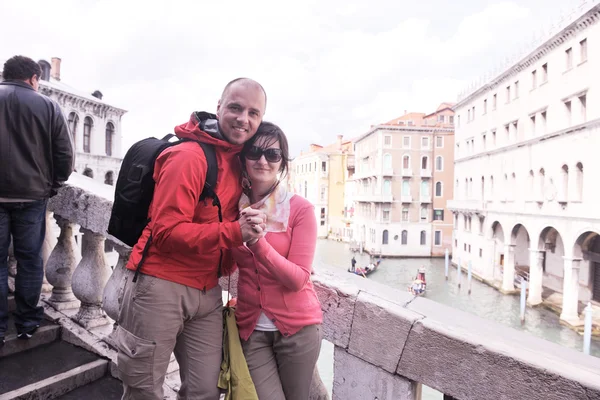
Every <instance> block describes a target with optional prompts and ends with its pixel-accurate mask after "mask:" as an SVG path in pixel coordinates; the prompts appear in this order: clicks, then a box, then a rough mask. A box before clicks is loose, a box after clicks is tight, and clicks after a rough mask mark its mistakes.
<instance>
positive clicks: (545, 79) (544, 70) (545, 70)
mask: <svg viewBox="0 0 600 400" xmlns="http://www.w3.org/2000/svg"><path fill="white" fill-rule="evenodd" d="M546 82H548V63H546V64H544V65H542V83H546Z"/></svg>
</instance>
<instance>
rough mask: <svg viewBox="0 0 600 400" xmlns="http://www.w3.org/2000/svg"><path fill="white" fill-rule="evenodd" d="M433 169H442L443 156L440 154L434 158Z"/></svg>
mask: <svg viewBox="0 0 600 400" xmlns="http://www.w3.org/2000/svg"><path fill="white" fill-rule="evenodd" d="M435 170H436V171H443V170H444V158H443V157H442V156H437V157H436V158H435Z"/></svg>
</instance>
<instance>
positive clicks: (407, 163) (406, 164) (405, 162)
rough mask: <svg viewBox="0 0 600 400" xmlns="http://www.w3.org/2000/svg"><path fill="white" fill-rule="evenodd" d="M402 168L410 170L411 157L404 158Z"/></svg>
mask: <svg viewBox="0 0 600 400" xmlns="http://www.w3.org/2000/svg"><path fill="white" fill-rule="evenodd" d="M402 168H404V169H409V168H410V157H409V156H404V157H402Z"/></svg>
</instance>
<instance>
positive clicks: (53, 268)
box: [46, 215, 80, 310]
mask: <svg viewBox="0 0 600 400" xmlns="http://www.w3.org/2000/svg"><path fill="white" fill-rule="evenodd" d="M54 218H55V219H56V222H57V224H58V226H59V227H60V236H59V237H58V243H57V244H56V246H54V250H53V251H52V253H51V254H50V257H48V261H47V264H46V277H47V279H48V282H49V283H50V284H51V285H52V296H50V299H49V300H48V303H50V304H51V305H52V307H54V308H55V309H56V310H67V309H71V308H77V307H79V305H80V302H79V300H77V299H76V298H75V295H74V294H73V290H72V289H71V279H72V276H73V271H75V267H76V266H77V258H76V255H75V252H76V248H77V243H75V237H74V236H73V227H74V224H73V223H72V222H70V221H69V220H67V219H65V218H62V217H60V216H58V215H55V216H54Z"/></svg>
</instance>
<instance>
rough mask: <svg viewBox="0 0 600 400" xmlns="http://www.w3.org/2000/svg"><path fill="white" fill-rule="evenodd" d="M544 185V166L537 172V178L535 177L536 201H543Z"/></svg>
mask: <svg viewBox="0 0 600 400" xmlns="http://www.w3.org/2000/svg"><path fill="white" fill-rule="evenodd" d="M545 186H546V171H544V168H541V169H540V171H539V172H538V179H537V184H536V193H535V197H536V201H538V202H543V201H544V189H545Z"/></svg>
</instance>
